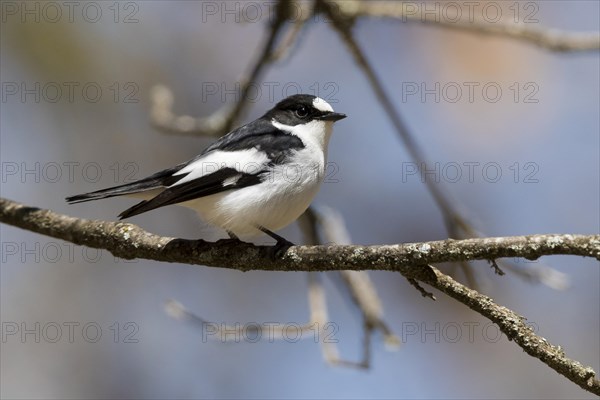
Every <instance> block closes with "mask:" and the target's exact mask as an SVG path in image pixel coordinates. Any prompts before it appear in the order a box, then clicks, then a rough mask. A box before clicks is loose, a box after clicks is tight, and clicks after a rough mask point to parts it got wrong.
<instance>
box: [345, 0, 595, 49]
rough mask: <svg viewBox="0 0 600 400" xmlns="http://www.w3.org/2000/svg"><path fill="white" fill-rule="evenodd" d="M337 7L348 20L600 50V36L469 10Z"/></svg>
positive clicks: (387, 4)
mask: <svg viewBox="0 0 600 400" xmlns="http://www.w3.org/2000/svg"><path fill="white" fill-rule="evenodd" d="M335 4H336V5H337V7H338V9H339V12H338V13H341V14H343V15H344V16H345V17H346V18H358V17H374V18H391V19H394V20H396V21H401V22H411V23H421V24H424V25H427V26H433V27H440V28H445V29H452V30H458V31H464V32H469V33H473V34H482V35H493V36H499V37H506V38H510V39H515V40H518V41H522V42H525V43H529V44H532V45H535V46H538V47H541V48H543V49H547V50H551V51H558V52H576V51H597V50H600V34H599V33H598V32H576V33H574V32H566V31H561V30H558V29H548V28H544V27H540V26H536V24H534V23H533V22H535V23H537V21H532V23H525V22H523V21H517V22H514V21H513V20H508V19H501V20H499V21H494V22H490V21H486V20H485V19H484V18H483V17H481V16H480V15H478V14H479V13H476V12H473V13H471V12H470V10H469V9H468V8H466V9H464V10H460V11H461V17H459V18H454V17H452V16H448V15H443V14H442V12H441V10H440V11H435V10H434V11H433V13H434V14H435V15H434V16H432V15H431V14H432V11H431V8H430V9H429V10H427V12H425V11H426V9H425V7H426V3H425V2H395V1H348V0H343V1H337V2H335ZM473 4H475V3H473ZM473 4H472V5H473ZM455 6H456V3H455ZM457 7H460V5H458V6H457ZM427 14H428V16H427Z"/></svg>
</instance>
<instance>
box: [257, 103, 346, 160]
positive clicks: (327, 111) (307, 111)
mask: <svg viewBox="0 0 600 400" xmlns="http://www.w3.org/2000/svg"><path fill="white" fill-rule="evenodd" d="M263 118H266V119H268V120H270V121H271V122H272V123H273V125H275V126H276V127H277V128H278V129H282V130H286V131H289V132H290V133H292V134H293V135H296V136H298V137H300V139H302V140H303V141H306V140H309V141H312V142H316V143H317V144H319V145H320V146H321V148H322V149H323V150H326V149H327V145H328V143H329V137H330V135H331V131H332V128H333V123H334V122H335V121H339V120H340V119H343V118H346V114H342V113H337V112H334V111H333V107H331V105H330V104H329V103H328V102H326V101H325V100H323V99H322V98H320V97H317V96H312V95H309V94H296V95H293V96H289V97H286V98H285V99H283V100H281V101H280V102H279V103H277V104H276V105H275V107H273V108H272V109H271V110H269V111H268V112H267V113H266V114H265V115H264V117H263Z"/></svg>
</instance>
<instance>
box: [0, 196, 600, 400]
mask: <svg viewBox="0 0 600 400" xmlns="http://www.w3.org/2000/svg"><path fill="white" fill-rule="evenodd" d="M0 222H3V223H6V224H9V225H13V226H16V227H20V228H23V229H27V230H30V231H32V232H37V233H40V234H44V235H48V236H52V237H54V238H58V239H63V240H66V241H69V242H72V243H75V244H79V245H85V246H89V247H94V248H101V249H106V250H108V251H110V252H111V253H112V254H114V255H115V256H118V257H121V258H125V259H132V258H145V259H151V260H156V261H167V262H179V263H185V264H195V265H206V266H213V267H216V266H218V267H225V268H230V269H237V270H241V271H249V270H268V271H333V270H367V269H373V270H388V271H398V272H400V273H401V274H402V275H403V276H404V277H405V278H408V279H413V280H415V281H421V282H424V283H426V284H428V285H430V286H432V287H434V288H436V289H438V290H440V291H442V292H443V293H446V294H447V295H448V296H451V297H453V298H454V299H456V300H458V301H460V302H461V303H463V304H465V305H467V306H468V307H470V308H471V309H473V310H474V311H476V312H478V313H480V314H481V315H483V316H485V317H487V318H489V319H490V320H491V321H492V322H494V323H496V324H497V325H498V326H499V327H500V329H501V330H502V332H503V333H504V334H505V335H506V336H507V337H508V339H509V340H513V341H514V342H515V343H517V344H518V345H519V346H520V347H521V348H522V349H523V350H524V351H525V352H527V353H528V354H529V355H531V356H533V357H536V358H538V359H539V360H541V361H542V362H544V363H545V364H546V365H548V366H549V367H550V368H552V369H554V370H555V371H557V372H558V373H559V374H561V375H563V376H565V377H567V378H568V379H570V380H571V381H572V382H574V383H576V384H577V385H579V386H580V387H581V388H583V389H585V390H587V391H590V392H592V393H595V394H598V395H600V381H598V379H596V377H595V372H594V371H593V370H592V369H591V368H590V367H584V366H582V365H581V364H580V363H579V362H577V361H574V360H571V359H569V358H567V357H565V355H564V353H563V351H562V350H561V348H560V347H556V346H553V345H551V344H550V343H549V342H548V341H547V340H546V339H544V338H542V337H540V336H537V335H536V334H535V333H534V332H533V330H532V329H530V328H529V327H528V326H527V325H526V324H525V323H524V320H525V319H524V318H523V317H521V316H519V315H517V314H516V313H514V312H513V311H511V310H509V309H507V308H505V307H502V306H499V305H497V304H496V303H494V302H493V301H492V300H491V299H490V298H488V297H486V296H483V295H481V294H480V293H478V292H477V291H475V290H472V289H469V288H467V287H465V286H463V285H461V284H460V283H458V282H456V281H454V280H453V279H452V278H451V277H449V276H447V275H444V274H443V273H441V272H440V271H439V270H437V269H436V268H434V267H431V266H430V265H427V264H430V263H440V262H447V261H468V260H494V259H496V258H501V257H525V258H527V259H535V258H538V257H541V256H543V255H552V254H565V255H578V256H583V257H594V258H596V259H598V260H600V235H531V236H514V237H499V238H477V239H466V240H451V239H449V240H442V241H435V242H427V243H409V244H401V245H400V244H398V245H378V246H357V245H352V246H350V245H336V246H292V247H291V248H290V249H289V250H288V251H287V252H286V254H285V255H284V256H283V257H282V258H280V259H278V260H273V259H271V258H270V257H269V256H268V251H267V249H268V248H267V247H264V246H254V245H252V244H246V243H243V244H232V243H231V241H226V240H225V241H223V240H221V241H217V242H216V243H209V242H205V241H203V240H195V241H194V240H184V239H174V238H169V237H161V236H157V235H153V234H151V233H148V232H146V231H144V230H143V229H141V228H139V227H137V226H135V225H132V224H127V223H115V222H105V221H92V220H85V219H78V218H73V217H69V216H66V215H61V214H57V213H55V212H53V211H50V210H43V209H39V208H33V207H28V206H25V205H23V204H19V203H16V202H14V201H11V200H8V199H3V198H0Z"/></svg>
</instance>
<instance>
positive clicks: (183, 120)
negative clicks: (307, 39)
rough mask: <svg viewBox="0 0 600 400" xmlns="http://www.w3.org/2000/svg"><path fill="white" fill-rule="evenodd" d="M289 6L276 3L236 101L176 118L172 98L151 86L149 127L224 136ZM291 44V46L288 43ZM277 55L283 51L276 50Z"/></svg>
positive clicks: (268, 57)
mask: <svg viewBox="0 0 600 400" xmlns="http://www.w3.org/2000/svg"><path fill="white" fill-rule="evenodd" d="M291 11H292V10H291V3H290V2H289V1H283V0H281V1H279V2H277V4H276V6H275V18H273V21H272V22H271V24H270V26H269V32H268V34H267V37H266V39H265V41H264V42H263V45H262V49H261V50H260V51H259V56H258V57H257V59H256V61H255V62H254V64H253V66H252V68H251V69H250V72H249V73H248V74H247V75H246V76H245V77H243V78H242V79H241V80H240V87H241V89H240V93H239V98H238V101H237V102H236V103H235V104H233V105H231V104H226V105H224V106H222V107H221V108H220V109H219V110H217V111H216V112H215V113H213V114H212V115H210V116H208V117H200V118H196V117H192V116H189V115H176V114H174V113H173V109H172V108H173V102H174V98H173V94H172V92H171V90H170V89H169V88H167V87H166V86H164V85H158V86H155V87H154V88H153V90H152V92H151V101H152V108H151V111H150V120H151V122H152V123H153V125H154V126H155V127H156V128H158V129H160V130H161V131H163V132H164V133H174V134H181V135H191V136H214V137H216V136H222V135H223V134H225V133H227V132H228V131H229V130H230V129H231V128H232V127H233V126H234V124H235V123H236V122H237V121H238V120H239V119H240V118H241V116H242V114H243V112H244V110H245V109H246V107H247V105H248V92H249V91H250V89H251V88H252V85H253V84H254V83H255V82H257V81H259V80H260V78H261V76H262V75H263V73H264V71H265V67H266V66H267V65H268V64H269V63H271V62H272V61H273V60H274V59H273V51H274V50H275V45H276V43H277V39H278V37H279V35H280V34H281V31H282V29H283V27H284V26H285V23H286V21H287V20H288V19H289V18H290V13H291ZM290 44H291V43H290ZM278 51H279V52H281V51H283V47H279V49H278Z"/></svg>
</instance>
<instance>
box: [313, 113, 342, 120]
mask: <svg viewBox="0 0 600 400" xmlns="http://www.w3.org/2000/svg"><path fill="white" fill-rule="evenodd" d="M344 118H346V114H342V113H336V112H328V113H326V114H323V115H321V116H320V117H317V119H320V120H322V121H339V120H340V119H344Z"/></svg>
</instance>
